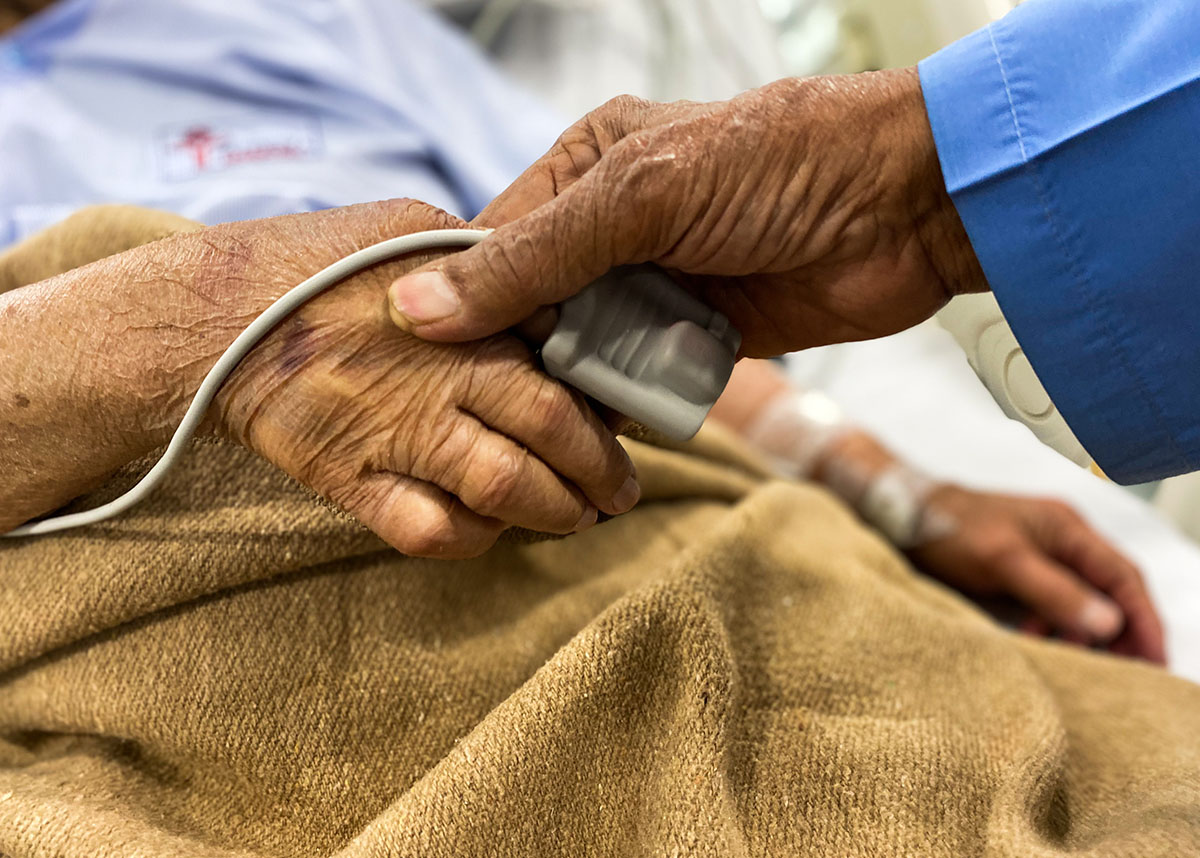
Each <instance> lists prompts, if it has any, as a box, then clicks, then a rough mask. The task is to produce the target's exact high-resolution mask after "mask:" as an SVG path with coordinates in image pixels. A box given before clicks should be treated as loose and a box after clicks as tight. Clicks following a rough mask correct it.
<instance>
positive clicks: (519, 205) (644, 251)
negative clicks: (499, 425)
mask: <svg viewBox="0 0 1200 858" xmlns="http://www.w3.org/2000/svg"><path fill="white" fill-rule="evenodd" d="M480 221H481V222H483V223H485V224H487V225H499V228H498V229H497V231H496V233H495V234H494V235H493V236H491V237H489V238H488V239H487V240H486V241H484V242H482V243H481V244H480V245H478V246H477V247H475V248H473V249H471V250H468V251H466V252H465V253H462V254H460V255H458V256H455V257H452V258H448V259H444V260H440V261H438V262H435V263H432V264H430V265H428V266H426V267H425V268H423V269H422V271H421V272H420V273H418V274H415V275H410V276H407V277H404V278H401V279H400V280H398V281H397V282H396V283H395V284H393V286H392V290H391V295H392V300H393V313H392V315H393V320H394V321H396V323H397V324H398V325H400V326H401V327H402V328H405V329H406V330H410V331H412V332H414V333H416V334H417V335H418V336H421V337H423V338H426V339H430V340H438V341H451V340H466V339H471V338H474V337H478V336H481V335H484V334H490V333H494V332H496V331H499V330H503V329H504V328H506V327H509V326H511V325H513V324H514V323H516V322H518V321H520V320H522V319H524V318H526V317H528V316H530V315H531V314H532V313H533V312H534V311H535V310H536V309H537V308H538V307H539V306H542V305H547V304H553V303H556V302H558V301H561V300H562V299H564V298H566V297H568V296H570V295H572V294H574V293H575V292H577V291H578V290H579V289H580V288H582V287H583V286H585V285H586V284H587V283H588V282H590V281H591V280H592V279H594V278H596V277H598V276H599V275H600V274H602V273H604V272H605V271H606V270H608V269H609V268H611V267H612V266H614V265H617V264H621V263H629V262H644V261H653V262H657V263H659V264H661V265H663V266H665V267H667V268H670V269H673V270H676V271H678V272H683V273H684V274H686V275H688V276H686V277H683V278H682V280H683V282H684V283H686V284H687V285H689V287H690V288H692V290H693V291H695V292H696V293H697V294H698V295H699V296H700V297H701V298H702V299H703V300H705V301H706V302H707V303H709V304H710V305H711V306H713V307H715V308H717V309H720V310H721V311H723V312H724V313H725V314H726V315H728V316H729V317H730V319H731V320H732V321H733V323H734V324H735V325H736V326H737V327H738V328H739V329H740V330H741V332H742V334H743V337H744V340H743V347H742V348H743V353H744V354H748V355H775V354H780V353H783V352H787V351H792V350H795V349H799V348H804V347H808V346H815V345H821V344H825V343H831V342H839V341H844V340H855V339H864V338H869V337H876V336H881V335H884V334H889V333H893V332H895V331H899V330H902V329H904V328H906V327H909V326H910V325H913V324H916V323H917V322H920V321H922V320H924V319H926V318H928V317H929V316H930V315H931V314H932V313H934V312H935V311H936V310H937V309H938V308H940V307H941V306H942V305H943V304H944V303H945V302H946V301H947V300H948V299H949V298H950V297H952V296H953V295H955V294H958V293H960V292H965V291H979V290H983V289H985V288H986V285H985V281H984V279H983V275H982V272H981V270H980V269H979V265H978V262H977V261H976V259H975V256H974V253H973V251H972V250H971V246H970V244H969V242H968V240H967V237H966V234H965V232H964V230H963V227H962V224H961V222H960V221H959V219H958V215H957V213H956V212H955V210H954V206H953V204H952V203H951V201H950V198H949V196H948V194H947V193H946V190H945V186H944V184H943V181H942V176H941V171H940V168H939V166H938V160H937V154H936V150H935V149H934V145H933V138H932V132H931V131H930V128H929V123H928V120H927V118H926V115H925V107H924V102H923V100H922V96H921V88H920V83H919V81H918V78H917V73H916V70H915V69H907V70H899V71H889V72H878V73H871V74H861V75H851V76H844V77H827V78H813V79H804V80H802V79H791V80H783V81H779V82H777V83H773V84H770V85H768V86H765V87H762V88H760V89H757V90H752V91H750V92H747V93H745V94H743V95H741V96H739V97H737V98H734V99H733V100H731V101H727V102H719V103H712V104H695V103H686V102H681V103H675V104H653V103H650V102H645V101H640V100H638V99H633V98H628V97H626V98H619V99H616V100H614V101H611V102H609V103H608V104H606V105H604V106H603V107H601V108H600V109H599V110H596V111H594V112H593V113H591V114H589V115H588V116H586V117H585V118H584V119H582V120H581V121H580V122H578V123H577V124H576V125H574V126H573V127H572V128H570V129H569V130H568V131H567V132H566V133H565V134H563V135H562V137H561V138H560V139H559V141H558V143H556V144H555V146H554V147H553V148H552V149H551V150H550V152H549V153H548V154H546V155H545V156H544V157H543V158H542V159H541V160H540V161H538V162H537V163H536V164H534V165H533V166H532V167H531V168H530V169H529V170H527V171H526V172H525V173H524V175H522V176H521V177H520V178H519V179H518V180H517V181H516V182H515V183H514V184H513V186H512V187H511V188H510V189H509V190H508V191H507V192H505V194H503V195H502V196H501V197H499V198H498V199H497V200H496V201H495V202H494V203H493V204H492V205H491V206H490V207H489V208H488V209H487V211H485V212H484V214H483V215H482V216H481V218H480Z"/></svg>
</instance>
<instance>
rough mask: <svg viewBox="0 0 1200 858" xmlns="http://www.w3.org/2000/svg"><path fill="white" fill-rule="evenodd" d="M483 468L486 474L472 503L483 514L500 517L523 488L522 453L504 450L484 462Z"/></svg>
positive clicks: (475, 492) (474, 494) (473, 496)
mask: <svg viewBox="0 0 1200 858" xmlns="http://www.w3.org/2000/svg"><path fill="white" fill-rule="evenodd" d="M481 470H482V471H483V472H484V476H483V479H482V481H481V482H480V484H479V486H478V488H477V489H476V490H475V491H474V492H473V493H472V499H471V500H472V503H471V504H470V505H471V506H472V507H473V508H474V509H475V511H476V512H478V513H480V514H482V515H487V516H493V517H500V516H501V515H502V514H503V513H504V512H505V511H506V510H508V509H510V508H511V507H512V505H513V501H514V500H515V499H516V498H517V495H518V492H519V491H520V489H521V475H522V467H521V461H520V454H519V453H517V452H515V451H512V450H503V451H501V452H499V453H498V454H495V455H493V456H491V457H490V458H489V459H488V461H487V462H484V463H482V468H481Z"/></svg>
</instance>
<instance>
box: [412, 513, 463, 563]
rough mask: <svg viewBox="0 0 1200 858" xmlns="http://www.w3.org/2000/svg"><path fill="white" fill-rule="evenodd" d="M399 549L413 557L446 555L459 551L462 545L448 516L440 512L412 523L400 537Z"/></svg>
mask: <svg viewBox="0 0 1200 858" xmlns="http://www.w3.org/2000/svg"><path fill="white" fill-rule="evenodd" d="M400 541H401V546H400V548H401V550H402V551H403V552H404V553H405V554H411V555H413V556H415V557H446V556H449V555H451V554H458V553H461V552H462V550H463V548H464V547H465V546H463V545H462V544H461V543H460V542H459V539H458V534H457V532H456V529H455V527H454V525H453V523H452V522H451V521H450V517H449V516H448V515H445V514H441V515H439V516H437V517H436V518H435V517H426V518H424V519H423V520H421V521H419V522H416V523H414V524H413V525H412V526H410V527H409V528H406V529H405V532H404V533H403V535H402V536H401V537H400Z"/></svg>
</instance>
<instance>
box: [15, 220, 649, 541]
mask: <svg viewBox="0 0 1200 858" xmlns="http://www.w3.org/2000/svg"><path fill="white" fill-rule="evenodd" d="M448 226H461V223H460V222H458V221H457V220H456V219H454V218H451V217H450V216H448V215H446V214H445V213H443V212H440V211H438V210H436V209H433V208H431V207H429V206H426V205H423V204H420V203H413V202H411V201H392V202H388V203H375V204H368V205H363V206H353V207H350V208H346V209H338V210H331V211H327V212H319V213H316V214H310V215H295V216H291V217H284V218H275V219H270V220H264V221H256V222H248V223H239V224H228V225H225V226H221V227H214V228H211V229H206V230H203V231H200V232H196V233H191V234H188V235H181V236H176V237H174V238H171V239H168V240H166V241H163V242H158V243H157V244H154V245H149V246H147V247H145V248H138V249H136V250H133V251H128V252H127V253H125V254H120V255H118V256H116V257H112V258H111V259H110V260H104V261H102V262H100V263H96V264H95V265H93V266H87V267H85V268H83V269H77V271H76V272H71V273H69V274H68V275H64V276H63V277H61V278H57V279H56V280H49V281H45V282H43V283H40V284H36V285H34V286H28V287H23V288H21V289H18V290H16V291H15V292H13V293H10V294H9V295H7V296H4V298H5V300H6V301H8V303H9V306H8V307H0V320H3V321H4V323H5V325H6V327H5V331H6V332H7V335H8V336H12V337H17V338H19V337H20V336H22V335H24V334H23V332H27V334H28V336H30V337H34V338H37V337H38V334H39V331H38V326H39V325H44V326H45V327H46V328H47V330H52V331H54V332H55V334H54V336H55V337H56V338H62V339H64V340H67V341H70V342H71V343H80V344H81V345H79V346H77V347H75V348H74V350H75V351H76V352H77V354H75V355H74V356H73V362H74V364H75V365H74V367H64V366H58V367H53V368H52V371H50V372H48V373H47V372H42V370H41V367H40V366H38V365H33V364H32V363H31V365H29V366H25V367H23V368H21V367H16V366H15V361H8V362H6V363H5V365H4V366H3V367H0V370H3V371H0V392H2V391H3V390H4V389H6V388H7V387H8V386H10V385H11V386H12V387H13V390H14V391H19V393H18V394H16V395H18V396H19V397H20V401H21V402H24V403H27V405H26V406H25V408H24V410H23V411H18V412H14V413H15V414H17V415H18V416H19V417H23V418H25V419H27V420H28V419H31V418H32V416H33V415H36V414H38V413H39V412H41V411H53V410H54V409H56V408H57V409H58V411H61V412H62V414H61V416H60V417H57V418H55V417H47V418H45V419H43V420H42V421H41V422H40V423H39V424H38V425H37V426H36V427H31V428H32V429H34V430H35V431H29V432H19V433H14V437H15V438H17V440H18V443H20V444H24V448H23V449H21V450H19V451H18V455H15V456H14V457H13V464H14V467H15V468H19V469H20V475H19V476H18V480H20V481H21V482H22V485H20V486H18V490H17V491H15V492H12V493H10V494H6V496H5V498H4V502H3V505H2V508H0V526H3V525H8V526H12V525H15V524H17V523H19V521H22V520H24V519H25V518H27V517H30V516H32V515H36V514H38V513H41V512H45V511H48V510H49V509H52V508H54V506H55V505H56V504H59V503H62V502H63V501H65V500H68V499H70V498H71V497H74V496H76V494H77V492H78V490H79V489H80V488H84V487H86V484H88V483H91V484H94V483H95V482H96V480H97V479H99V478H102V477H103V476H104V475H105V474H106V473H107V472H111V470H112V469H113V468H114V467H116V466H119V465H120V464H123V463H124V462H126V461H129V460H130V459H131V458H133V457H134V456H136V455H139V454H141V453H144V452H148V451H149V450H151V449H153V448H154V447H155V446H157V445H159V444H162V443H164V442H165V440H166V439H167V438H168V437H169V436H170V434H171V432H173V430H174V427H175V425H177V423H178V421H179V419H180V417H181V416H182V412H183V409H184V408H185V407H186V405H187V403H188V402H189V401H190V399H191V396H192V394H193V393H194V392H195V389H196V387H197V386H198V385H199V381H200V379H201V378H202V377H203V375H204V373H206V372H207V370H208V368H209V367H210V366H211V365H212V363H213V362H214V361H215V360H216V357H217V356H218V355H219V354H220V352H221V351H223V350H224V348H225V347H226V346H227V345H228V344H229V342H231V341H232V338H233V336H235V335H236V334H237V333H238V331H240V330H241V328H243V327H244V326H245V325H246V324H247V323H248V322H249V321H250V320H251V319H252V318H253V317H254V316H255V315H257V314H258V313H259V312H260V311H261V310H262V309H263V308H264V307H265V306H266V305H267V304H269V303H270V302H271V301H272V300H274V298H276V297H278V295H280V294H282V293H283V292H284V291H286V290H287V289H289V288H291V287H292V286H294V285H295V284H296V283H298V282H300V281H301V280H303V279H304V278H305V277H307V276H308V275H310V274H312V273H314V272H316V271H317V270H319V269H321V268H323V267H324V266H326V265H328V264H329V263H331V262H333V261H335V260H336V259H339V258H341V257H342V256H345V255H346V254H348V253H350V252H352V251H354V250H356V249H359V248H361V247H364V246H367V245H369V244H373V243H375V242H376V241H379V240H382V239H384V238H386V237H390V236H395V235H400V234H404V233H409V232H415V231H418V230H422V229H432V228H440V227H448ZM413 264H415V262H414V261H413V260H408V261H406V262H396V263H389V264H386V265H382V266H377V267H375V268H373V269H369V270H367V271H364V272H362V273H361V274H359V275H356V276H355V277H353V278H351V279H349V280H347V281H346V282H344V283H342V284H340V285H339V286H337V287H335V288H334V289H333V290H331V291H330V292H328V293H326V294H324V295H322V296H320V297H319V298H317V299H315V300H313V301H311V302H309V303H308V304H307V305H305V306H304V307H302V308H301V309H300V310H298V311H297V312H296V313H294V314H293V315H292V316H290V317H289V318H288V319H287V320H285V322H284V323H283V324H282V325H281V326H280V327H279V328H278V329H277V330H276V331H274V332H273V333H272V334H271V335H269V336H268V337H267V338H266V339H265V340H264V341H263V342H262V343H260V344H259V346H258V347H256V349H255V350H254V351H253V352H252V353H251V355H250V356H249V357H248V358H247V359H246V360H245V361H244V362H243V363H242V364H241V365H240V366H239V367H238V369H237V370H236V371H235V372H234V374H233V375H232V376H231V378H230V379H229V381H228V382H227V383H226V386H225V387H224V388H222V391H221V393H220V394H219V396H218V399H217V402H216V406H215V407H214V408H213V409H212V410H211V411H210V414H209V418H208V421H207V425H206V427H205V428H206V431H209V432H212V433H217V434H220V435H223V436H227V437H230V438H233V439H235V440H237V441H239V442H241V443H243V444H245V445H246V446H248V447H250V448H251V449H253V450H255V451H256V452H258V453H259V454H261V455H262V456H264V457H265V458H266V459H268V460H270V461H271V462H273V463H274V464H276V465H278V466H279V467H280V468H282V469H283V470H285V471H287V472H288V473H290V474H291V475H293V476H294V477H296V478H297V479H299V480H301V481H302V482H304V483H306V484H307V485H309V486H310V487H311V488H313V489H315V490H316V491H317V492H319V493H321V494H323V495H325V496H326V497H328V498H330V499H331V500H333V501H334V502H336V503H338V504H339V505H341V506H342V507H343V508H345V509H346V510H347V511H349V512H350V513H352V514H353V515H355V516H356V517H357V518H359V519H360V520H361V521H363V522H364V523H365V524H366V525H368V526H369V527H370V528H371V529H372V530H374V531H375V532H376V533H377V534H379V535H380V536H381V537H382V538H383V539H385V540H387V541H388V542H389V543H391V544H392V545H393V546H395V547H396V548H398V549H400V550H401V551H404V552H406V553H409V554H415V555H424V556H443V557H451V556H470V555H475V554H478V553H480V552H482V551H484V550H485V549H486V548H487V547H488V546H490V545H491V544H492V543H493V542H494V541H495V539H496V537H497V536H498V535H499V533H500V532H501V530H503V529H504V528H505V527H506V526H509V525H521V526H525V527H530V528H534V529H537V530H543V531H549V532H556V533H566V532H570V531H572V530H576V529H580V528H584V527H587V526H590V525H591V524H592V523H594V522H595V521H596V516H597V508H599V509H602V510H604V511H605V512H610V513H616V512H621V511H624V510H625V509H627V508H629V507H631V506H632V505H633V503H634V501H636V496H637V492H636V484H635V483H632V482H629V483H628V485H632V486H634V488H633V490H632V492H631V491H630V490H629V488H628V487H626V488H625V489H624V494H622V487H623V485H625V484H626V482H627V481H628V480H629V479H630V477H631V474H632V465H631V463H630V462H629V460H628V457H627V456H626V455H625V453H624V451H623V450H622V449H621V447H620V445H619V444H618V443H617V442H616V440H615V438H614V437H613V436H612V433H611V432H609V431H608V430H607V429H606V428H605V427H604V425H603V424H602V422H601V421H600V419H599V418H598V417H596V415H595V414H594V413H593V412H592V411H591V410H590V409H589V408H588V407H587V405H586V404H585V402H584V400H583V398H582V397H581V396H579V395H578V394H575V393H573V392H571V391H569V390H568V389H566V388H564V387H562V386H561V385H559V384H558V383H557V382H555V381H553V380H551V379H550V378H548V377H547V376H545V375H544V374H542V373H541V372H539V371H538V369H537V368H536V365H535V363H534V360H533V358H532V356H531V355H530V353H529V350H528V349H527V348H526V347H525V346H524V345H523V344H522V343H520V342H519V341H517V340H516V339H514V338H511V337H494V338H491V339H488V340H483V341H477V342H472V343H468V344H463V345H449V346H447V345H437V344H430V343H425V342H422V341H421V340H418V339H415V338H413V337H409V336H407V335H405V334H403V333H402V332H400V331H397V330H396V328H395V327H394V326H393V325H392V324H391V323H390V322H389V320H388V314H387V303H386V299H385V291H386V287H387V283H388V282H389V281H390V280H391V279H392V278H394V277H395V276H396V275H397V274H398V273H400V272H402V271H403V270H404V268H405V267H407V266H411V265H413ZM56 313H57V315H56ZM22 316H23V317H24V319H22V318H21V317H22ZM31 325H32V327H31ZM73 326H74V327H77V329H78V330H77V331H76V332H73V331H72V330H71V328H72V327H73ZM31 342H33V340H31ZM15 346H16V347H15V348H14V349H12V350H10V351H9V352H8V353H9V354H11V355H14V356H15V357H20V356H22V355H24V354H25V353H26V352H28V353H30V354H32V350H31V349H22V348H20V344H19V342H17V343H15ZM62 361H63V363H67V362H68V361H67V358H66V357H63V358H62ZM54 362H55V361H53V360H52V361H50V363H54ZM40 363H41V364H45V363H47V361H46V359H45V358H44V357H43V358H41V359H40ZM62 377H66V378H68V379H70V380H71V382H72V384H71V389H70V390H68V391H67V393H61V392H59V391H58V390H57V388H56V381H55V380H56V379H58V378H62ZM38 379H41V380H42V381H41V382H40V383H39V381H38ZM82 390H88V391H95V396H94V398H93V397H89V399H88V401H86V402H81V401H80V400H79V399H78V396H79V393H80V391H82ZM72 397H74V398H72ZM37 429H41V430H43V431H40V432H39V431H36V430H37ZM45 430H49V431H45ZM73 433H75V434H78V435H79V437H78V438H77V439H75V440H74V441H73V440H72V438H73ZM85 449H86V451H87V454H86V456H85V455H83V451H84V450H85ZM0 464H3V463H2V462H0ZM58 466H61V467H58ZM13 473H17V471H13ZM55 474H57V475H58V476H57V477H55V476H54V475H55ZM6 487H7V486H6ZM12 498H18V499H19V500H17V501H13V500H12ZM21 503H24V508H23V509H22V510H21V512H20V513H19V514H18V513H16V512H14V509H16V506H15V505H20V504H21ZM17 515H19V517H17V518H16V519H15V520H10V519H13V517H14V516H17Z"/></svg>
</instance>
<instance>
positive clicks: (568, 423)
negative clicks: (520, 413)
mask: <svg viewBox="0 0 1200 858" xmlns="http://www.w3.org/2000/svg"><path fill="white" fill-rule="evenodd" d="M527 407H528V408H529V409H530V412H531V413H532V414H533V415H534V416H535V417H537V418H538V420H539V421H540V423H541V425H542V426H543V427H544V429H545V430H546V432H547V435H548V437H549V438H561V437H563V436H564V435H568V434H573V433H574V432H576V431H577V430H578V429H579V413H578V410H577V409H576V407H575V400H574V399H572V398H571V395H570V394H569V393H567V391H566V390H565V389H564V388H563V387H562V386H561V385H560V384H558V382H556V381H553V380H551V379H549V378H546V379H543V380H541V381H540V382H539V383H538V384H537V387H536V388H535V389H534V391H533V396H532V397H531V399H530V401H529V403H528V405H527Z"/></svg>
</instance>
